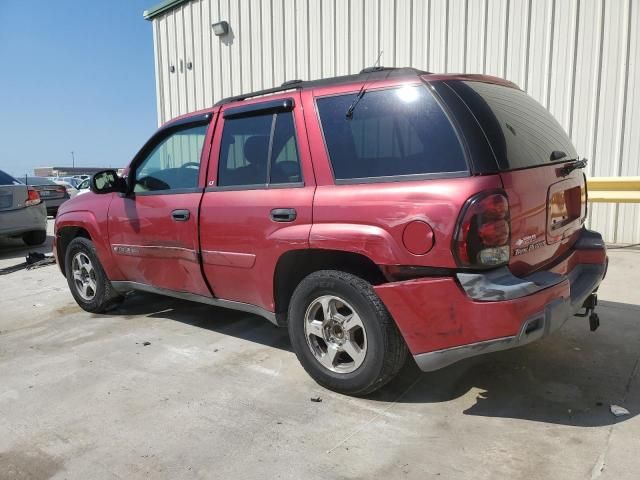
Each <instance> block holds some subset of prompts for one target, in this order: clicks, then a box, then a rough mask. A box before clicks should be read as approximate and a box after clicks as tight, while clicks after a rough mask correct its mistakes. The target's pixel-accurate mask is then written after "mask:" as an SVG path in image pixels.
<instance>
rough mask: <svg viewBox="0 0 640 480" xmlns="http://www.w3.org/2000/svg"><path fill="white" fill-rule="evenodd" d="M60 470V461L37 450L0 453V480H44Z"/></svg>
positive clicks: (61, 465) (61, 464) (61, 466)
mask: <svg viewBox="0 0 640 480" xmlns="http://www.w3.org/2000/svg"><path fill="white" fill-rule="evenodd" d="M62 468H63V463H62V462H61V461H59V460H57V459H55V458H54V457H51V456H50V455H47V454H46V453H44V452H43V451H41V450H37V449H36V450H9V451H6V452H1V453H0V480H5V479H6V480H8V479H11V480H23V479H24V480H26V479H29V480H45V479H47V478H51V477H53V476H54V475H55V474H56V473H57V472H59V471H60V470H62Z"/></svg>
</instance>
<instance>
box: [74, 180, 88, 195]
mask: <svg viewBox="0 0 640 480" xmlns="http://www.w3.org/2000/svg"><path fill="white" fill-rule="evenodd" d="M90 181H91V179H90V178H87V179H85V180H83V181H82V182H80V183H79V184H78V193H77V195H82V194H83V193H87V192H89V191H90V190H89V182H90Z"/></svg>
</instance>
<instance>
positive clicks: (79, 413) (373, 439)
mask: <svg viewBox="0 0 640 480" xmlns="http://www.w3.org/2000/svg"><path fill="white" fill-rule="evenodd" d="M3 248H4V247H3ZM27 251H29V249H22V250H15V249H14V250H13V252H12V253H11V254H10V255H14V256H13V257H11V258H9V257H8V256H7V255H9V254H7V253H6V251H5V250H0V262H2V263H0V267H3V266H8V265H9V264H11V262H15V263H17V262H19V261H20V258H19V257H20V256H21V255H22V256H23V255H24V254H26V252H27ZM18 252H20V255H18ZM610 257H611V266H610V269H609V274H608V277H607V279H606V281H605V283H604V285H603V287H602V288H601V290H600V299H601V305H600V307H599V313H600V317H601V321H602V326H601V327H600V329H599V330H598V331H597V332H596V333H591V332H589V328H588V324H587V321H586V319H580V318H576V319H575V320H573V321H571V322H570V323H568V324H567V325H566V326H565V327H563V329H562V330H561V331H560V332H559V333H558V334H556V335H555V336H553V337H552V338H550V339H548V340H544V341H542V342H539V343H537V344H532V345H530V346H527V347H524V348H521V349H519V350H512V351H508V352H502V353H496V354H490V355H486V356H483V357H479V358H476V359H471V360H468V361H464V362H462V363H459V364H457V365H453V366H451V367H448V368H446V369H444V370H441V371H439V372H434V373H429V374H424V373H420V372H418V371H417V370H416V368H415V366H413V365H411V364H410V363H409V364H408V365H407V367H406V368H405V369H404V370H403V372H402V374H401V375H400V377H399V378H398V379H396V380H395V381H394V382H393V383H392V384H390V385H389V386H387V387H385V388H384V389H383V390H382V391H380V392H378V393H376V394H374V395H373V396H371V397H368V398H366V399H356V398H350V397H345V396H341V395H338V394H335V393H332V392H329V391H327V390H324V389H323V388H321V387H319V386H317V385H316V384H315V383H314V382H313V381H312V380H311V379H310V378H309V377H308V376H307V375H306V373H305V372H304V370H303V369H302V368H301V367H300V365H299V364H298V362H297V360H296V358H295V355H294V354H293V353H292V352H291V350H290V346H289V342H288V339H287V335H286V331H284V330H279V329H277V328H275V327H273V326H271V325H270V324H269V323H268V322H266V321H264V320H262V319H260V318H258V317H254V316H251V315H248V314H244V313H237V312H233V311H227V310H223V309H218V308H213V307H209V306H204V305H198V304H191V303H187V302H183V301H177V300H172V299H166V298H163V297H158V296H154V295H148V294H134V295H131V296H130V298H128V299H127V301H126V302H125V303H124V304H123V305H122V306H121V307H120V308H119V309H118V310H116V311H114V312H112V313H111V314H109V315H92V314H89V313H86V312H84V311H82V310H81V309H80V308H78V307H77V306H76V304H75V303H74V301H73V299H72V297H71V295H70V294H69V292H68V289H67V285H66V281H65V279H64V278H63V277H62V276H61V275H60V272H59V271H58V268H57V267H56V266H47V267H43V268H40V269H36V270H32V271H25V270H23V271H19V272H16V273H13V274H10V275H5V276H0V295H1V302H0V304H1V308H0V365H1V368H0V479H4V478H35V479H44V478H52V477H53V478H80V479H87V478H107V479H110V478H127V479H132V478H167V479H175V478H233V479H243V478H294V479H314V478H323V479H326V478H345V479H350V478H368V479H373V478H394V479H395V478H409V479H425V478H441V479H442V478H469V479H470V478H473V479H496V478H509V479H512V478H527V479H549V478H562V479H563V480H564V479H596V478H602V479H616V480H618V479H636V478H638V472H640V455H638V452H639V451H640V418H639V417H638V416H637V415H638V413H640V378H639V377H640V373H639V371H638V370H639V368H640V367H639V366H638V365H639V359H640V348H639V346H640V306H639V304H640V295H638V293H637V285H638V284H639V282H640V268H639V267H640V252H639V251H630V250H612V251H611V253H610ZM144 342H150V344H149V345H146V346H145V345H144ZM312 397H320V398H321V400H322V401H321V402H311V401H310V399H311V398H312ZM610 404H618V405H622V406H624V407H625V408H627V409H628V410H629V411H630V415H628V416H625V417H620V418H615V417H614V416H613V415H612V414H611V413H610V412H609V405H610Z"/></svg>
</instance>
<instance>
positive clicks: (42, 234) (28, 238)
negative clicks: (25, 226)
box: [22, 230, 47, 246]
mask: <svg viewBox="0 0 640 480" xmlns="http://www.w3.org/2000/svg"><path fill="white" fill-rule="evenodd" d="M46 240H47V231H46V230H33V231H31V232H27V233H25V234H24V235H22V241H23V242H24V243H26V244H27V245H30V246H33V245H42V244H43V243H44V242H45V241H46Z"/></svg>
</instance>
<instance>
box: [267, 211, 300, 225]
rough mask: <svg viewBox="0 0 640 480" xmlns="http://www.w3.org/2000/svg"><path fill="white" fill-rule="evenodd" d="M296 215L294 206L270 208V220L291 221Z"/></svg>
mask: <svg viewBox="0 0 640 480" xmlns="http://www.w3.org/2000/svg"><path fill="white" fill-rule="evenodd" d="M297 215H298V214H297V213H296V209H295V208H274V209H273V210H271V220H273V221H274V222H293V221H294V220H295V219H296V216H297Z"/></svg>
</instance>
